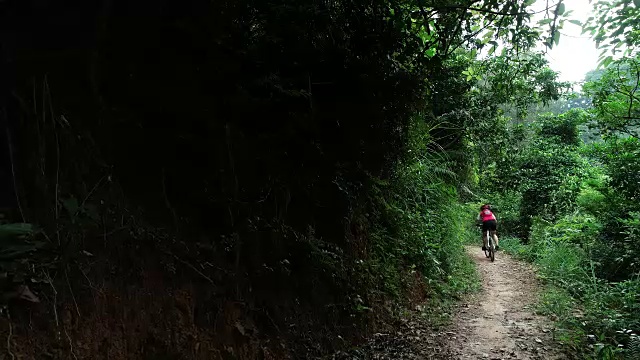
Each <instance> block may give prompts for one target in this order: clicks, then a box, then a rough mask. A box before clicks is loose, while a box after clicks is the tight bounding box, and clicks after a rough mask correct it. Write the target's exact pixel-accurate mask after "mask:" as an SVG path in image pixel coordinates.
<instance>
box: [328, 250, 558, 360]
mask: <svg viewBox="0 0 640 360" xmlns="http://www.w3.org/2000/svg"><path fill="white" fill-rule="evenodd" d="M467 252H468V253H469V256H470V257H471V258H472V259H473V261H474V262H475V263H476V265H477V267H478V272H479V274H480V276H481V277H482V288H483V290H482V291H480V292H479V293H478V294H474V295H473V296H470V297H468V298H467V299H466V300H465V301H464V302H463V304H462V305H461V306H460V307H459V309H458V311H457V313H456V314H455V315H454V318H453V321H452V325H450V326H449V327H448V328H446V329H443V330H441V331H438V332H434V330H432V329H431V328H430V327H429V325H428V324H427V321H425V320H424V319H423V318H421V317H420V316H413V317H411V318H410V319H407V320H406V321H404V322H403V324H402V326H401V328H400V329H399V330H398V331H397V332H396V333H391V334H376V336H375V337H374V339H372V340H371V342H370V343H369V344H368V345H367V346H365V347H364V348H360V349H358V350H355V351H350V352H349V353H341V354H336V355H334V356H333V359H352V360H355V359H358V360H359V359H437V360H444V359H447V360H454V359H458V360H467V359H528V360H534V359H536V360H537V359H545V360H546V359H567V355H566V354H563V353H561V352H560V351H559V350H558V346H557V344H556V343H555V342H554V341H553V339H552V335H551V334H552V332H551V324H550V322H549V321H548V320H546V319H545V318H544V317H541V316H538V315H535V314H534V311H533V306H534V305H535V302H536V301H537V293H538V283H537V280H536V276H535V274H534V271H533V269H532V268H531V266H529V265H528V264H525V263H522V262H520V261H516V260H514V259H512V258H511V257H510V256H509V255H507V254H505V253H503V252H498V254H497V255H496V261H495V262H494V263H492V262H490V261H489V259H487V258H486V257H485V256H484V253H482V251H481V250H480V249H479V247H467Z"/></svg>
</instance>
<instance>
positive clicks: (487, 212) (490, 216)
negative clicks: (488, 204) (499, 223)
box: [479, 209, 496, 222]
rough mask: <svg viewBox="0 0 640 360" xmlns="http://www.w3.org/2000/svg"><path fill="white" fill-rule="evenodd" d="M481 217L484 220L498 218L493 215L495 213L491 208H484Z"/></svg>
mask: <svg viewBox="0 0 640 360" xmlns="http://www.w3.org/2000/svg"><path fill="white" fill-rule="evenodd" d="M479 218H480V220H482V222H485V221H489V220H495V219H496V217H495V215H493V213H492V212H491V210H489V209H484V210H482V211H480V216H479Z"/></svg>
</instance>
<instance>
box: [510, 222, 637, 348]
mask: <svg viewBox="0 0 640 360" xmlns="http://www.w3.org/2000/svg"><path fill="white" fill-rule="evenodd" d="M555 230H557V227H556V229H555ZM533 233H535V234H537V236H534V237H533V238H532V241H531V243H530V244H527V245H524V244H522V243H521V242H520V240H519V239H517V238H513V237H507V238H505V239H503V240H502V241H501V246H502V248H503V249H504V250H505V251H506V252H509V253H511V254H513V255H514V256H516V257H517V258H520V259H523V260H528V261H532V262H534V263H535V264H536V265H537V267H538V271H539V273H538V274H539V277H540V278H542V279H543V280H544V282H545V284H546V287H545V289H544V292H543V294H542V295H541V298H540V301H539V304H538V311H539V312H540V313H541V314H543V315H547V316H550V317H551V318H552V319H553V320H554V321H555V323H556V328H555V330H554V332H555V334H554V336H555V338H556V339H557V340H559V341H561V342H562V343H563V344H565V345H566V346H567V347H568V348H569V349H570V350H571V351H572V352H575V353H578V354H581V355H582V356H583V357H584V358H587V359H635V358H637V357H636V356H637V355H638V352H637V341H638V340H637V336H636V334H637V330H638V329H639V328H640V301H639V300H640V279H638V278H633V279H629V280H625V281H620V282H607V281H605V280H602V279H600V278H598V277H597V276H596V275H595V270H594V268H595V266H596V265H595V264H594V263H593V261H591V260H590V256H589V255H588V254H587V253H586V252H585V250H584V249H583V248H581V247H578V246H576V245H573V244H570V243H567V242H565V241H563V240H562V239H561V238H558V237H556V236H554V235H553V233H554V227H553V226H549V225H540V224H538V225H536V226H534V229H533ZM593 251H597V250H596V249H594V250H593Z"/></svg>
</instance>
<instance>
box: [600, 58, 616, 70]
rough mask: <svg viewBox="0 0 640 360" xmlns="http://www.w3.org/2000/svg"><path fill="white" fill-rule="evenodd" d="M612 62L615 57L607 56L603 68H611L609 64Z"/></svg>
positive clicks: (603, 61)
mask: <svg viewBox="0 0 640 360" xmlns="http://www.w3.org/2000/svg"><path fill="white" fill-rule="evenodd" d="M612 61H613V57H612V56H607V57H606V58H604V60H602V67H604V68H606V67H607V66H609V64H611V62H612Z"/></svg>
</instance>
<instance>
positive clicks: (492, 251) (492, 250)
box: [478, 225, 496, 262]
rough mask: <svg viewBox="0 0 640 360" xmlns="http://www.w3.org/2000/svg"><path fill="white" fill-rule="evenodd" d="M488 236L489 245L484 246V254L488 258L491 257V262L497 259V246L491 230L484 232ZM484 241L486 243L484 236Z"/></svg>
mask: <svg viewBox="0 0 640 360" xmlns="http://www.w3.org/2000/svg"><path fill="white" fill-rule="evenodd" d="M478 227H482V225H478ZM484 235H485V236H486V237H487V246H486V247H484V255H485V256H486V257H487V258H490V259H491V262H494V261H495V260H496V247H495V245H494V244H493V236H491V230H487V231H486V232H485V234H484ZM482 243H483V245H484V238H482Z"/></svg>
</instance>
